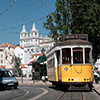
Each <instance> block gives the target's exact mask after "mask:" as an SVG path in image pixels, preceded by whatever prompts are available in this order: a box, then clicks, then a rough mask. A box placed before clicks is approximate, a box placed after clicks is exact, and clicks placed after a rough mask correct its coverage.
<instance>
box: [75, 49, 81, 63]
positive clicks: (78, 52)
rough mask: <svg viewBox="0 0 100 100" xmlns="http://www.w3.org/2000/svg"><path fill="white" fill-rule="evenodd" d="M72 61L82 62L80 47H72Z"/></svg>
mask: <svg viewBox="0 0 100 100" xmlns="http://www.w3.org/2000/svg"><path fill="white" fill-rule="evenodd" d="M73 63H83V49H82V48H73Z"/></svg>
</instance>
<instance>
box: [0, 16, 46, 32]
mask: <svg viewBox="0 0 100 100" xmlns="http://www.w3.org/2000/svg"><path fill="white" fill-rule="evenodd" d="M45 17H46V16H44V17H40V18H39V19H36V20H31V21H30V22H27V23H24V24H25V25H27V24H30V23H33V22H36V21H39V20H42V19H44V18H45ZM22 25H23V24H21V25H17V26H12V27H10V28H6V29H5V28H4V29H2V30H1V31H5V30H9V29H14V28H18V27H21V26H22Z"/></svg>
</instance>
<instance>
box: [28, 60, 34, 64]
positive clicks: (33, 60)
mask: <svg viewBox="0 0 100 100" xmlns="http://www.w3.org/2000/svg"><path fill="white" fill-rule="evenodd" d="M35 61H36V60H35V59H34V60H32V61H31V62H29V63H28V64H32V62H35Z"/></svg>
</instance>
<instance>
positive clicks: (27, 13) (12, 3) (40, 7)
mask: <svg viewBox="0 0 100 100" xmlns="http://www.w3.org/2000/svg"><path fill="white" fill-rule="evenodd" d="M15 1H16V0H14V2H15ZM14 2H13V3H12V5H13V4H14ZM40 2H41V5H40V6H39V7H37V8H35V9H33V10H31V11H30V12H28V13H27V14H26V15H24V17H23V18H22V19H17V20H16V21H13V22H18V21H22V20H24V19H25V18H26V17H27V16H28V15H29V14H31V13H32V12H34V11H35V10H37V9H39V8H41V7H42V6H44V4H43V1H42V0H40ZM44 18H46V16H44V17H40V18H39V19H36V20H31V21H29V22H27V23H24V24H25V25H27V24H30V23H33V22H36V21H39V20H42V19H44ZM22 25H23V24H20V25H17V26H12V27H10V28H3V29H1V31H5V30H9V29H14V28H18V27H21V26H22Z"/></svg>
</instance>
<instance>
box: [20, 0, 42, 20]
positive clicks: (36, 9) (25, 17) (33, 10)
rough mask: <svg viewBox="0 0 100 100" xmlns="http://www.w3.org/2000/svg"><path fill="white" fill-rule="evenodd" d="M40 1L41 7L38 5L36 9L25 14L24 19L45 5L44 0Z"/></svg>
mask: <svg viewBox="0 0 100 100" xmlns="http://www.w3.org/2000/svg"><path fill="white" fill-rule="evenodd" d="M40 2H41V5H40V6H39V7H37V8H35V9H33V10H31V11H30V12H28V13H27V14H26V15H24V17H23V18H22V19H21V20H23V19H24V18H26V17H27V16H28V15H29V14H31V13H32V12H34V11H35V10H37V9H39V8H41V7H42V6H43V2H42V0H40Z"/></svg>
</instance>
